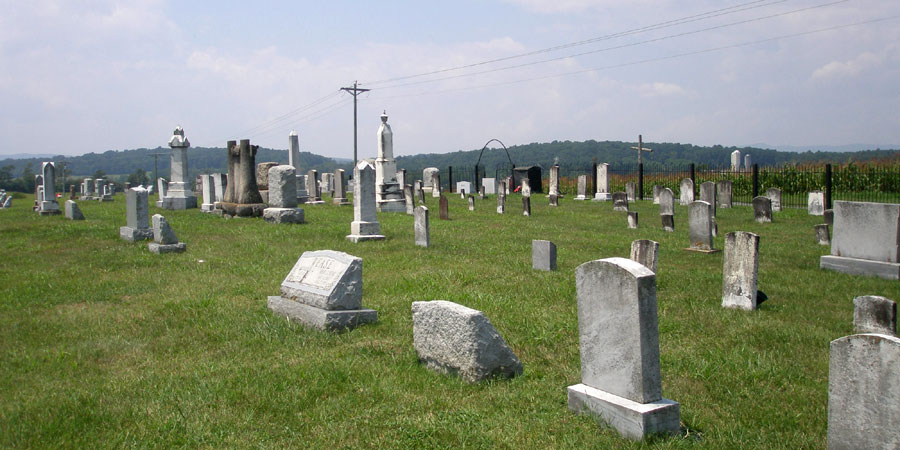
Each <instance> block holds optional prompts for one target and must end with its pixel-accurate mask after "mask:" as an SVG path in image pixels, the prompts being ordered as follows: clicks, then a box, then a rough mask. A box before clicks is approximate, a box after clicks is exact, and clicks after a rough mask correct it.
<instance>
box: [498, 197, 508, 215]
mask: <svg viewBox="0 0 900 450" xmlns="http://www.w3.org/2000/svg"><path fill="white" fill-rule="evenodd" d="M504 212H506V196H505V195H498V196H497V214H503V213H504Z"/></svg>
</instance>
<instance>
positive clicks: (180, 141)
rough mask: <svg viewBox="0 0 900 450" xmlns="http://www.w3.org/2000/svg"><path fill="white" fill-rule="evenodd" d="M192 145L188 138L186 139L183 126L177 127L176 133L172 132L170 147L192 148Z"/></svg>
mask: <svg viewBox="0 0 900 450" xmlns="http://www.w3.org/2000/svg"><path fill="white" fill-rule="evenodd" d="M190 146H191V143H190V141H188V139H187V138H186V137H184V129H183V128H181V125H178V126H177V127H175V131H174V132H172V138H171V139H169V147H172V148H175V147H190Z"/></svg>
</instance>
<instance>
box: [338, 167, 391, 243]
mask: <svg viewBox="0 0 900 450" xmlns="http://www.w3.org/2000/svg"><path fill="white" fill-rule="evenodd" d="M353 179H354V180H355V181H356V183H354V185H353V222H351V223H350V234H349V235H348V236H347V239H348V240H350V241H352V242H360V241H369V240H381V239H384V235H382V234H381V224H379V223H378V219H377V218H376V216H375V168H374V167H372V165H371V164H369V163H368V162H366V161H360V162H359V164H357V165H356V167H355V168H354V169H353Z"/></svg>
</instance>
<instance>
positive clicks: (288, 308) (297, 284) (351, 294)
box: [268, 161, 378, 331]
mask: <svg viewBox="0 0 900 450" xmlns="http://www.w3.org/2000/svg"><path fill="white" fill-rule="evenodd" d="M363 165H365V166H366V167H365V168H364V169H363V170H362V171H363V172H364V173H366V177H367V178H368V179H369V180H368V181H370V182H371V185H372V187H371V188H369V189H370V192H368V194H369V196H371V197H372V198H371V203H372V205H371V206H372V208H371V210H372V213H373V214H374V213H375V191H374V190H375V168H374V167H372V165H371V164H369V163H368V162H366V161H360V162H359V164H358V165H357V166H356V167H355V168H354V170H353V171H354V179H356V180H359V179H358V178H357V177H356V176H355V175H356V173H358V172H360V167H361V166H363ZM369 172H371V173H369ZM367 184H368V183H367ZM358 186H359V184H357V185H355V186H354V187H353V193H354V197H355V194H356V192H357V190H358ZM355 203H356V200H355V199H354V204H355ZM362 262H363V261H362V259H361V258H357V257H355V256H352V255H348V254H346V253H342V252H336V251H332V250H319V251H310V252H303V254H302V255H300V259H298V260H297V263H296V264H294V267H293V268H292V269H291V271H290V273H288V275H287V277H285V279H284V281H282V282H281V295H280V296H270V297H269V299H268V307H269V309H270V310H272V312H274V313H275V314H278V315H280V316H285V317H287V319H288V320H291V321H294V322H298V323H300V324H303V325H306V326H309V327H313V328H318V329H322V330H329V331H339V330H344V329H350V328H354V327H357V326H360V325H364V324H367V323H374V322H375V321H376V320H377V318H378V313H377V312H376V311H374V310H371V309H363V307H362V295H363V278H362V270H363V267H362Z"/></svg>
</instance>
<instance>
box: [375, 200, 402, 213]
mask: <svg viewBox="0 0 900 450" xmlns="http://www.w3.org/2000/svg"><path fill="white" fill-rule="evenodd" d="M376 209H377V210H378V211H379V212H402V213H405V212H406V200H403V199H401V200H382V201H380V202H378V204H377V205H376Z"/></svg>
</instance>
